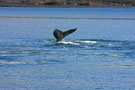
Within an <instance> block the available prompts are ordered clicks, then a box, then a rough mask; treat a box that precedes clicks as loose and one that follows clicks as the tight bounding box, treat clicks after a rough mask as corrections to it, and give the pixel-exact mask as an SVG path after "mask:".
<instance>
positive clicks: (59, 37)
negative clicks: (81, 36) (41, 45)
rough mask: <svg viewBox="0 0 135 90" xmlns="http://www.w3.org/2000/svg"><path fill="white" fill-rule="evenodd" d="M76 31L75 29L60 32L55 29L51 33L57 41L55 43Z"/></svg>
mask: <svg viewBox="0 0 135 90" xmlns="http://www.w3.org/2000/svg"><path fill="white" fill-rule="evenodd" d="M76 30H77V28H75V29H70V30H68V31H65V32H62V31H60V30H58V29H55V30H54V32H53V35H54V36H55V38H56V39H57V40H56V41H57V42H58V41H61V40H62V39H63V38H64V37H65V36H67V35H69V34H71V33H73V32H75V31H76Z"/></svg>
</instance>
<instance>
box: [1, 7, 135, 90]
mask: <svg viewBox="0 0 135 90" xmlns="http://www.w3.org/2000/svg"><path fill="white" fill-rule="evenodd" d="M55 28H57V29H60V30H62V31H66V30H68V29H71V28H78V29H77V31H76V32H74V33H73V34H71V35H69V36H67V37H65V38H64V39H63V41H61V42H59V44H56V42H55V38H54V36H53V30H54V29H55ZM134 89H135V9H134V8H41V7H30V8H29V7H25V8H19V7H0V90H134Z"/></svg>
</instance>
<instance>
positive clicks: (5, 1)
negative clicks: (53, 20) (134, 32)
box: [0, 0, 135, 7]
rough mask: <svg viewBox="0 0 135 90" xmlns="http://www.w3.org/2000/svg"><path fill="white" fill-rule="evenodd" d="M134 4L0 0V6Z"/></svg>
mask: <svg viewBox="0 0 135 90" xmlns="http://www.w3.org/2000/svg"><path fill="white" fill-rule="evenodd" d="M27 5H28V6H46V5H47V6H49V5H59V6H66V5H72V6H107V7H112V6H132V7H133V6H135V0H0V6H27Z"/></svg>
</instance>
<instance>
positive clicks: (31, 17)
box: [0, 16, 135, 20]
mask: <svg viewBox="0 0 135 90" xmlns="http://www.w3.org/2000/svg"><path fill="white" fill-rule="evenodd" d="M0 18H30V19H76V20H81V19H83V20H85V19H86V20H135V18H119V17H118V18H113V17H110V18H100V17H99V18H98V17H95V18H94V17H45V16H0Z"/></svg>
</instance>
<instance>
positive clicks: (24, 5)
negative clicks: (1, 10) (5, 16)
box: [0, 3, 135, 8]
mask: <svg viewBox="0 0 135 90" xmlns="http://www.w3.org/2000/svg"><path fill="white" fill-rule="evenodd" d="M0 7H57V8H135V7H134V6H85V5H27V4H9V3H5V4H3V3H0Z"/></svg>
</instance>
